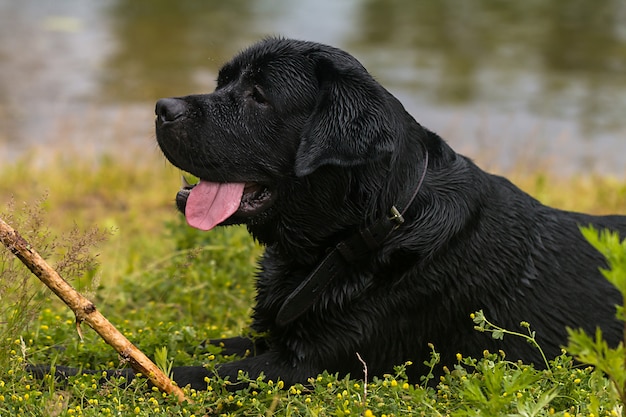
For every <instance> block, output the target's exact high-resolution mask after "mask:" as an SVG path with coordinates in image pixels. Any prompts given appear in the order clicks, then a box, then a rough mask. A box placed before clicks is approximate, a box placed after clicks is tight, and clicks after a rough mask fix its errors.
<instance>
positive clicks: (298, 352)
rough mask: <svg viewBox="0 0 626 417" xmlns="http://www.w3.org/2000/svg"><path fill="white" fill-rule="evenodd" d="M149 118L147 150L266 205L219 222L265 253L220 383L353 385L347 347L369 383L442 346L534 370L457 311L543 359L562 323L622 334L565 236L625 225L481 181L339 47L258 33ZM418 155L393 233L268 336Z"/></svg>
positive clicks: (198, 372) (416, 371) (190, 375)
mask: <svg viewBox="0 0 626 417" xmlns="http://www.w3.org/2000/svg"><path fill="white" fill-rule="evenodd" d="M157 113H158V116H157V138H158V143H159V145H160V147H161V149H162V150H163V153H164V154H165V155H166V157H167V158H168V159H169V160H170V161H171V162H172V163H173V164H174V165H176V166H178V167H180V168H181V169H183V170H186V171H188V172H191V173H193V174H194V175H196V176H198V177H201V178H204V179H207V180H211V181H224V182H233V181H255V182H258V183H261V184H263V185H265V186H267V187H268V188H269V189H270V190H271V191H272V193H273V194H274V196H275V202H274V204H273V206H272V207H271V208H270V209H269V210H267V211H265V212H264V213H262V214H260V215H258V216H255V217H252V218H247V217H241V216H237V215H235V216H233V217H232V218H231V219H229V220H228V221H227V222H225V223H228V224H234V223H246V224H247V225H248V229H249V231H250V233H251V234H252V235H253V236H254V237H255V238H256V239H258V240H259V241H260V242H262V243H263V244H264V245H266V247H267V248H266V251H265V254H264V255H263V257H262V259H261V261H260V272H259V273H258V277H257V297H256V305H255V307H254V313H253V317H252V325H251V326H252V329H253V330H254V331H256V332H258V333H265V334H267V338H266V339H265V340H263V341H261V342H260V343H257V346H256V349H255V350H256V353H257V354H256V356H250V357H246V358H243V359H241V360H236V361H234V362H231V363H226V364H224V365H221V366H220V367H219V368H218V372H219V374H220V376H222V377H230V379H231V380H235V379H236V377H237V371H238V370H240V369H241V370H243V371H245V372H248V373H249V374H250V376H252V377H255V376H257V375H258V374H259V373H261V372H263V373H264V374H265V375H266V377H267V378H268V379H272V380H277V379H278V378H280V379H282V380H284V381H285V383H286V384H293V383H296V382H303V383H305V382H306V381H307V379H308V378H309V377H312V376H316V375H317V374H318V373H320V372H322V371H324V370H328V371H329V372H331V373H335V372H338V373H340V374H342V375H344V374H347V373H350V374H351V375H352V376H353V377H356V378H359V377H362V375H363V373H362V368H363V366H362V364H361V363H360V362H359V361H358V359H357V356H356V354H357V352H358V353H359V354H360V355H361V357H362V358H363V359H364V360H365V362H366V363H367V366H368V369H369V373H370V376H372V375H380V374H382V373H385V372H389V371H391V370H392V369H393V366H394V365H398V364H401V363H403V362H405V361H407V360H411V361H412V362H413V363H414V365H413V366H411V367H409V377H410V378H411V379H412V380H414V381H416V382H417V381H419V376H420V375H421V374H422V373H423V372H424V371H425V369H424V367H423V365H421V364H422V363H423V361H424V360H427V359H428V358H429V348H428V344H429V343H432V344H434V346H435V349H436V350H437V351H438V352H440V353H441V359H442V364H448V365H450V364H453V363H454V362H455V359H454V358H455V354H456V353H457V352H460V353H462V354H463V355H473V356H476V357H479V356H480V355H481V354H482V352H483V350H484V349H489V350H491V351H497V350H498V349H502V350H503V351H505V352H506V354H507V358H509V359H521V360H523V361H526V362H533V363H535V364H537V365H538V366H541V364H542V361H541V358H540V356H539V352H538V351H537V349H535V348H534V347H533V346H532V345H530V344H528V343H526V342H525V341H524V340H522V339H520V338H515V337H505V338H504V340H501V341H498V340H493V339H492V338H491V337H490V336H489V335H488V334H483V333H479V332H477V331H475V330H474V329H473V322H472V320H471V319H470V313H472V312H474V311H477V310H479V309H483V310H484V311H485V314H486V315H487V316H488V317H489V318H490V319H491V320H492V321H494V322H496V323H498V324H499V325H501V326H504V327H506V328H508V329H513V330H517V329H519V323H520V321H522V320H524V321H528V322H530V323H531V325H532V327H533V329H534V330H536V332H537V338H538V341H539V343H540V345H541V347H542V348H543V350H544V352H545V353H546V355H547V356H548V357H554V356H556V355H557V354H559V352H560V347H561V346H562V345H564V344H565V343H566V342H567V337H566V327H567V326H569V327H574V328H578V327H582V328H584V329H585V330H587V331H588V332H593V331H594V330H595V328H596V326H600V327H601V328H602V330H603V331H604V335H605V337H606V338H607V339H608V341H609V342H610V343H611V344H613V345H614V344H616V343H617V342H618V341H619V340H620V337H621V335H622V333H621V332H622V326H621V325H620V323H619V322H618V321H617V320H616V319H615V307H614V306H615V304H617V303H618V302H619V301H620V297H619V295H618V292H617V291H616V290H615V289H614V288H613V287H612V286H611V285H610V284H609V283H608V282H607V281H606V280H605V279H604V278H603V277H602V276H601V274H600V273H599V272H598V268H599V267H601V266H605V262H604V260H603V258H602V256H601V255H600V254H599V253H598V252H596V251H595V250H594V249H593V248H592V247H591V246H590V245H589V244H588V243H587V242H586V241H585V240H584V239H583V237H582V235H581V233H580V231H579V226H582V225H589V224H593V225H595V226H596V227H597V228H610V229H613V230H617V231H619V232H620V233H621V235H622V236H626V217H623V216H602V217H596V216H590V215H586V214H579V213H571V212H566V211H561V210H557V209H553V208H550V207H546V206H544V205H542V204H541V203H539V202H538V201H537V200H535V199H534V198H532V197H531V196H529V195H527V194H526V193H524V192H523V191H521V190H520V189H518V188H517V187H516V186H514V185H513V184H511V183H510V182H509V181H508V180H506V179H505V178H502V177H499V176H495V175H491V174H488V173H486V172H484V171H482V170H481V169H480V168H478V167H477V166H476V165H474V163H473V162H472V161H471V160H469V159H468V158H466V157H464V156H462V155H459V154H457V153H455V152H454V151H453V150H452V149H451V148H450V147H449V146H448V145H447V144H446V143H445V142H444V141H443V140H442V139H441V138H440V137H439V136H437V135H436V134H435V133H433V132H431V131H429V130H427V129H426V128H424V127H422V126H421V125H420V124H418V123H417V122H416V121H415V120H414V119H413V117H412V116H410V115H409V114H408V113H407V112H406V111H405V110H404V108H403V106H402V105H401V104H400V102H399V101H398V100H397V99H396V98H394V97H393V96H392V95H391V94H390V93H389V92H388V91H387V90H385V89H384V88H383V87H382V86H381V85H380V84H378V83H377V82H376V81H375V80H374V79H373V78H372V76H371V75H370V74H368V72H367V71H366V70H365V69H364V68H363V67H362V66H361V64H360V63H359V62H358V61H357V60H356V59H355V58H353V57H352V56H350V55H349V54H347V53H346V52H343V51H341V50H338V49H335V48H332V47H329V46H325V45H320V44H317V43H312V42H303V41H296V40H290V39H277V38H269V39H266V40H263V41H261V42H259V43H257V44H255V45H253V46H251V47H250V48H248V49H247V50H244V51H243V52H241V53H240V54H238V55H237V56H235V58H233V60H232V61H230V62H229V63H227V64H226V65H225V66H224V67H223V68H222V70H221V71H220V74H219V78H218V85H217V88H216V90H215V92H214V93H212V94H207V95H194V96H187V97H182V98H180V99H178V100H172V99H169V101H165V102H160V104H159V106H158V107H157ZM426 152H428V155H429V163H428V170H427V173H426V177H425V180H424V183H423V185H422V187H421V189H420V190H419V193H418V195H417V197H416V198H415V200H414V201H413V203H412V204H411V206H410V207H409V208H408V211H407V213H406V214H405V216H404V217H405V218H406V223H405V224H404V225H402V226H401V227H400V228H399V229H398V230H397V231H396V232H395V233H394V234H393V235H392V236H391V237H390V238H389V240H388V242H386V244H385V245H384V247H383V248H382V249H381V250H379V251H378V252H376V253H373V254H372V255H371V257H370V259H369V260H368V261H367V262H364V263H362V264H360V265H358V266H354V267H352V268H351V269H350V271H349V273H348V274H346V276H344V277H342V278H341V279H337V280H335V281H333V282H332V283H331V284H330V285H329V286H328V287H327V288H326V290H325V292H324V294H323V295H322V297H321V298H320V299H319V301H317V302H316V303H315V304H314V305H313V307H312V308H311V309H310V311H308V312H307V313H306V314H304V315H303V316H302V317H300V318H298V319H297V320H295V321H294V322H293V323H291V324H289V325H287V326H285V327H279V326H277V325H276V324H275V317H276V313H277V312H278V310H279V308H280V307H281V305H282V303H283V301H284V300H285V298H286V297H287V296H288V295H289V294H290V293H291V292H292V291H293V290H294V289H295V288H296V287H297V286H298V284H299V283H300V282H301V281H302V280H303V279H304V278H305V277H306V276H307V275H308V274H309V273H310V272H311V270H312V269H313V268H315V266H316V265H317V264H318V263H319V262H320V260H321V259H322V257H323V256H324V255H325V254H326V253H327V251H328V250H329V248H333V247H334V246H335V245H336V244H337V243H338V242H339V241H340V240H342V239H344V238H346V237H347V236H349V235H351V234H352V233H354V232H355V231H357V230H358V229H359V228H360V227H363V226H366V225H369V224H371V223H373V222H374V221H375V220H376V219H378V218H379V217H380V216H384V215H386V214H387V212H388V210H389V209H390V207H391V206H392V205H394V204H401V203H402V202H405V201H407V200H408V199H409V196H410V195H411V194H412V193H413V192H414V190H415V188H416V186H417V183H418V181H419V178H420V176H421V175H422V170H423V168H424V157H425V154H426ZM399 208H403V207H399ZM223 267H225V268H227V265H224V266H223ZM206 308H211V306H206ZM214 342H215V341H214ZM224 343H225V351H226V353H238V354H243V353H244V352H245V351H246V350H247V349H251V348H252V347H253V345H252V342H251V341H249V340H248V339H246V338H233V339H228V340H226V341H224ZM205 376H210V375H209V373H208V371H206V370H205V369H204V368H202V367H182V368H176V369H175V370H174V377H175V379H176V380H177V382H178V383H179V384H180V385H185V384H187V383H189V384H191V385H192V386H193V387H196V388H202V387H204V386H205V385H206V384H205V382H204V377H205Z"/></svg>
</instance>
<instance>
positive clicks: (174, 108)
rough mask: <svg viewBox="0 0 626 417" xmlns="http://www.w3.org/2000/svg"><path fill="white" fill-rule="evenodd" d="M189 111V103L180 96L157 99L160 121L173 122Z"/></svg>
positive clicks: (157, 111) (157, 113) (156, 110)
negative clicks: (179, 97)
mask: <svg viewBox="0 0 626 417" xmlns="http://www.w3.org/2000/svg"><path fill="white" fill-rule="evenodd" d="M186 111H187V103H185V102H184V101H183V100H181V99H178V98H162V99H160V100H159V101H157V104H156V109H155V113H156V115H157V117H158V118H159V121H160V122H173V121H174V120H176V119H178V118H179V117H181V116H183V115H184V114H185V112H186Z"/></svg>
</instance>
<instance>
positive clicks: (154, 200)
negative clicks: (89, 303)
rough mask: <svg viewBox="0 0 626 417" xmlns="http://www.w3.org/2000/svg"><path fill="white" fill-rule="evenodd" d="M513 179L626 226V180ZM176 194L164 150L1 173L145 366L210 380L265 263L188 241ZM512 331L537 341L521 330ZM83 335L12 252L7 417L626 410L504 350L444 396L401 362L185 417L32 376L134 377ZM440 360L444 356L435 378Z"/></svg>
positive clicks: (9, 205)
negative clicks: (145, 359) (211, 344)
mask: <svg viewBox="0 0 626 417" xmlns="http://www.w3.org/2000/svg"><path fill="white" fill-rule="evenodd" d="M510 174H511V175H510V177H511V178H513V180H514V182H516V183H517V184H519V185H521V187H522V188H524V189H526V190H527V191H528V192H530V193H531V194H533V195H535V196H537V197H538V198H539V199H541V200H542V201H543V202H545V203H547V204H551V205H555V206H558V207H561V208H564V209H573V210H579V211H588V212H594V213H608V212H621V213H624V212H626V183H625V182H623V181H617V180H615V179H611V178H605V177H591V178H586V177H585V178H582V177H581V178H559V177H557V176H555V175H552V174H550V173H535V174H531V175H528V176H525V175H521V174H520V173H510ZM25 184H27V186H25ZM178 186H179V177H178V171H177V170H176V169H173V168H171V167H170V166H169V165H168V164H167V163H165V161H164V160H163V158H162V157H161V156H159V155H158V153H157V152H156V151H154V152H148V153H143V154H141V153H135V154H131V155H130V156H129V157H126V158H122V159H121V160H120V159H118V158H112V157H110V156H106V155H104V156H97V157H81V156H79V154H69V155H68V154H66V155H63V156H61V155H59V156H55V155H52V156H48V162H46V163H43V164H42V163H38V162H37V161H35V160H33V159H22V160H18V161H15V162H11V163H3V164H2V166H1V167H0V196H2V198H3V200H1V201H0V216H1V217H2V218H3V219H5V220H7V221H9V222H11V223H12V224H13V225H14V226H15V227H16V228H18V229H19V231H20V232H21V233H22V234H23V235H24V236H25V237H26V238H27V239H28V240H29V241H30V242H31V244H32V245H33V246H34V247H35V248H36V249H37V250H39V251H41V252H42V254H43V255H44V256H45V257H46V258H47V259H49V260H50V262H51V263H52V264H53V265H56V266H57V267H59V268H60V269H62V272H63V275H64V276H65V277H66V278H67V279H69V280H70V281H71V282H72V284H73V285H74V286H75V287H77V288H79V289H80V290H81V292H83V293H85V294H86V295H88V297H89V298H90V299H92V300H93V301H94V302H95V303H96V306H97V307H98V309H99V310H100V312H102V313H103V314H104V315H105V316H106V317H107V318H109V320H110V321H111V322H112V323H113V324H114V325H115V326H116V327H118V329H120V330H121V331H122V332H123V333H124V334H125V335H126V336H127V337H128V338H129V339H130V340H131V341H133V342H134V343H135V344H136V345H137V346H138V347H139V348H140V349H141V350H142V351H144V353H146V354H147V355H149V356H150V357H155V356H159V357H160V358H161V359H160V361H159V362H160V363H161V364H163V365H167V364H168V363H175V364H176V365H186V364H207V366H209V367H211V366H213V365H215V364H216V363H219V362H221V361H225V360H228V358H223V357H221V356H220V355H219V353H218V352H217V350H215V349H213V348H209V349H208V350H207V349H203V348H201V347H200V346H199V342H201V341H202V340H204V339H207V338H211V337H223V336H233V335H237V334H240V333H241V332H242V331H244V330H245V328H246V326H247V325H248V323H249V321H248V320H249V314H250V307H251V305H252V302H253V297H254V293H253V273H254V269H255V259H256V257H257V256H258V255H259V254H260V250H261V249H260V248H259V247H258V246H257V245H256V244H255V243H254V242H253V241H252V240H251V239H250V237H249V236H248V235H247V233H246V231H245V229H243V228H237V227H233V228H224V229H218V230H215V231H212V232H210V233H201V232H198V231H195V230H193V229H191V228H189V227H187V226H186V225H185V224H184V220H183V219H182V218H181V216H179V215H178V214H177V213H176V211H175V209H174V208H173V199H174V194H175V192H176V190H177V189H178ZM76 253H77V254H78V255H79V256H71V255H72V254H76ZM487 319H488V318H487ZM523 319H524V318H523V317H520V321H521V320H523ZM468 320H471V318H470V317H468ZM495 325H497V323H496V324H495ZM530 325H531V326H532V323H530ZM508 330H510V331H511V332H517V333H524V332H525V330H524V328H523V327H520V329H508ZM83 334H84V337H85V338H84V341H83V342H80V341H79V339H78V336H77V334H76V331H75V323H74V316H73V314H72V313H71V312H70V311H69V310H68V309H67V308H66V307H65V306H64V305H63V304H62V303H61V302H59V301H57V300H56V299H55V297H54V296H53V295H52V294H51V293H50V292H49V291H47V290H44V289H43V288H42V285H40V284H39V282H38V281H36V279H35V278H34V277H31V276H30V275H29V273H28V271H26V270H25V268H23V267H22V266H21V265H20V264H19V262H18V261H17V260H15V259H14V258H13V257H12V255H11V254H10V253H9V252H8V251H6V250H4V249H1V250H0V369H3V371H0V416H5V415H7V416H8V415H23V416H31V415H32V416H40V415H41V416H44V415H45V416H48V415H49V416H76V415H86V416H101V415H130V416H132V415H145V416H148V415H149V416H160V415H163V416H171V415H180V416H190V415H196V416H203V415H294V416H298V415H305V416H327V415H333V416H345V415H366V416H371V415H375V416H379V417H380V416H383V415H386V416H392V415H393V416H404V415H408V414H414V415H429V416H430V415H454V416H465V415H477V414H479V413H480V414H482V415H525V416H531V415H540V416H541V415H562V416H563V415H572V416H573V415H586V416H589V415H594V416H603V415H607V416H610V415H618V414H619V413H620V412H621V409H620V403H619V401H618V397H617V395H616V392H615V390H614V389H613V388H612V386H611V384H610V381H609V380H608V379H607V378H605V377H604V376H603V375H602V374H601V373H600V372H598V371H596V370H594V369H593V368H591V367H581V366H576V365H574V364H573V362H572V359H571V357H570V356H569V355H568V354H567V353H564V354H563V355H562V356H559V357H558V358H548V360H549V361H550V368H549V369H548V370H536V369H534V368H533V367H532V366H529V365H525V364H520V363H515V362H510V361H508V360H507V358H506V356H505V354H504V353H501V352H485V354H484V356H483V357H481V358H466V357H463V356H462V355H459V357H458V361H459V362H458V365H457V366H455V367H454V368H453V369H449V370H448V371H447V372H446V374H445V375H444V377H443V378H442V379H441V380H440V381H435V382H436V383H435V384H430V385H427V384H419V385H412V384H409V383H408V382H407V381H406V378H405V373H404V369H405V367H406V366H410V365H409V364H398V367H397V369H396V372H394V373H392V374H390V375H386V376H384V377H382V378H372V379H370V380H369V381H367V383H365V381H358V380H351V379H349V378H345V379H341V378H337V377H336V376H334V375H328V374H323V375H320V376H318V377H317V378H315V379H313V380H312V381H310V382H311V386H307V387H303V386H300V385H297V386H294V387H285V386H282V382H280V381H265V380H262V379H259V380H255V381H251V382H252V384H251V387H250V388H248V389H246V390H244V391H240V392H237V393H234V394H232V393H228V392H227V391H226V390H225V389H224V386H225V384H227V382H225V381H222V380H219V379H213V380H211V383H210V389H209V390H207V391H203V392H194V391H187V396H188V398H190V399H191V400H192V401H193V403H185V404H178V403H177V402H176V399H175V398H171V397H168V396H166V395H163V394H162V393H160V392H158V391H154V390H152V389H150V388H148V387H147V386H146V385H145V382H143V381H141V380H139V381H135V382H133V383H132V384H130V385H129V386H128V387H125V388H120V387H118V386H116V385H115V384H111V383H109V384H100V383H99V382H98V381H97V378H94V377H92V376H81V377H76V378H72V379H71V380H70V382H69V383H68V384H60V383H55V382H54V381H51V380H45V381H38V380H35V379H33V378H32V377H31V376H30V375H29V374H28V373H26V372H25V371H24V369H23V366H24V363H26V362H29V363H55V364H58V365H70V366H75V367H76V366H79V367H83V368H84V369H98V370H101V369H108V368H112V367H113V368H115V367H118V366H123V364H121V363H120V360H119V358H118V355H117V354H116V353H115V352H114V351H113V349H112V348H110V347H109V346H107V345H106V344H105V343H104V342H103V341H102V340H101V339H100V338H99V337H98V336H97V335H96V334H95V332H93V331H91V330H89V329H87V328H84V329H83ZM504 337H523V336H520V335H514V334H511V333H506V334H504ZM436 359H437V355H436V351H433V358H432V361H433V365H434V363H435V361H436ZM462 365H463V366H462ZM241 377H242V378H244V379H245V378H246V376H245V375H242V376H241Z"/></svg>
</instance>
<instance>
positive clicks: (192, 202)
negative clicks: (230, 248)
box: [185, 180, 245, 230]
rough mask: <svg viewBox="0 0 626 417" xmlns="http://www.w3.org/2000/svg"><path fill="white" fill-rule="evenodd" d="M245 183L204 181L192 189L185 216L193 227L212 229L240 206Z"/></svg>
mask: <svg viewBox="0 0 626 417" xmlns="http://www.w3.org/2000/svg"><path fill="white" fill-rule="evenodd" d="M244 186H245V184H244V183H226V184H222V183H216V182H208V181H202V180H200V182H199V183H198V184H197V185H196V186H195V187H193V188H192V189H191V192H190V193H189V197H188V198H187V206H186V207H185V217H186V218H187V223H188V224H189V226H191V227H195V228H196V229H200V230H211V229H213V228H214V227H215V226H216V225H218V224H219V223H221V222H223V221H224V220H226V219H227V218H229V217H230V216H231V215H232V214H233V213H234V212H235V211H237V209H238V208H239V203H240V202H241V197H242V196H243V188H244Z"/></svg>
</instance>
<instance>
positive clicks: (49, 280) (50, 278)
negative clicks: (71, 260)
mask: <svg viewBox="0 0 626 417" xmlns="http://www.w3.org/2000/svg"><path fill="white" fill-rule="evenodd" d="M0 241H1V242H2V243H3V244H4V246H6V247H7V248H8V249H9V250H10V251H11V252H12V253H13V254H14V255H15V256H17V257H18V258H19V259H20V261H22V263H24V265H26V267H28V269H30V271H31V272H32V273H33V274H35V275H36V276H37V278H39V279H40V280H41V282H43V283H44V284H46V285H47V286H48V288H50V289H51V290H52V291H53V292H54V293H55V294H56V295H57V296H58V297H59V298H60V299H61V300H63V302H64V303H65V304H67V306H68V307H69V308H71V309H72V311H73V312H74V314H75V315H76V323H77V325H80V323H82V322H86V323H87V324H88V325H89V326H90V327H91V328H92V329H94V330H95V331H96V333H98V334H99V335H100V337H102V339H104V341H105V342H107V343H108V344H109V345H111V346H112V347H113V348H114V349H115V350H116V351H117V352H118V353H119V354H120V355H121V356H122V358H124V359H125V360H127V361H128V362H129V363H130V365H131V366H132V367H133V369H134V370H135V372H138V373H141V374H142V375H144V376H146V377H147V378H148V379H149V380H150V382H152V383H153V384H154V385H155V386H156V387H157V388H159V389H160V390H161V391H164V392H167V393H168V394H171V393H173V394H175V395H176V396H177V397H178V400H179V401H181V402H182V401H184V400H185V395H184V394H183V392H182V390H181V389H180V388H179V387H177V386H176V385H174V384H172V381H170V379H169V378H168V377H167V376H165V374H164V373H163V372H161V370H160V369H159V368H158V367H157V366H156V365H155V364H154V363H153V362H152V361H151V360H150V359H148V357H147V356H146V355H144V354H143V352H141V351H140V350H139V349H137V348H136V347H135V346H134V345H133V344H132V343H131V342H130V341H129V340H128V339H127V338H126V337H124V335H123V334H122V333H120V332H119V331H118V330H117V329H116V328H115V327H114V326H113V325H112V324H111V323H110V322H109V321H108V320H107V319H106V318H105V317H104V316H103V315H102V314H100V312H99V311H97V310H96V306H95V305H94V304H93V303H92V302H91V301H89V300H88V299H87V298H85V297H83V296H82V295H81V294H80V293H78V291H76V290H75V289H74V288H73V287H72V286H71V285H70V284H68V283H67V281H65V280H64V279H63V278H62V277H61V276H60V275H59V274H58V273H57V272H56V271H55V270H54V269H52V267H50V265H48V263H47V262H46V261H45V260H44V259H43V258H42V257H41V256H40V255H39V254H38V253H37V252H36V251H35V250H34V249H33V248H31V246H30V245H29V244H28V242H27V241H26V240H25V239H24V238H23V237H22V236H20V234H19V233H18V232H17V231H16V230H14V229H13V228H12V227H11V226H9V225H8V224H7V223H5V222H4V221H3V220H2V219H0Z"/></svg>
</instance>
